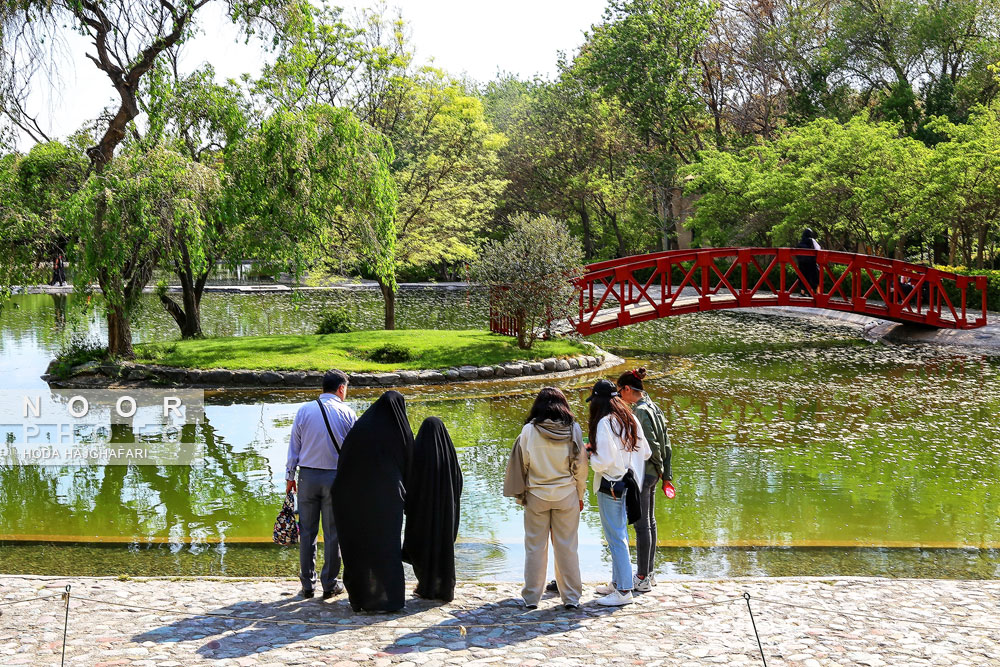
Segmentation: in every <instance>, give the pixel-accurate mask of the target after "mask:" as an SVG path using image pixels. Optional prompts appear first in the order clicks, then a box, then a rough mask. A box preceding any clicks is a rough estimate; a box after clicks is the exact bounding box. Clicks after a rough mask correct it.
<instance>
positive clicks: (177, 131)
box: [139, 51, 284, 338]
mask: <svg viewBox="0 0 1000 667" xmlns="http://www.w3.org/2000/svg"><path fill="white" fill-rule="evenodd" d="M169 55H170V56H172V58H171V62H170V64H171V65H174V66H172V67H171V66H168V63H167V62H164V63H161V64H160V65H159V66H157V67H156V68H154V70H153V71H152V72H151V73H150V76H149V77H148V78H147V83H146V87H145V90H144V94H143V95H142V96H141V98H140V101H141V102H142V105H143V109H144V111H145V112H146V117H147V124H148V129H147V131H146V133H145V135H144V136H143V137H142V139H141V140H140V142H139V143H140V144H142V145H144V146H147V147H149V148H152V147H155V146H157V145H165V146H168V147H169V148H171V149H172V150H175V151H176V152H178V153H180V154H181V155H183V156H184V157H186V158H187V159H189V160H192V161H193V162H197V163H198V164H201V165H203V166H205V167H208V168H210V169H212V170H214V171H216V172H217V173H218V174H219V178H220V182H221V184H222V186H223V188H225V187H226V186H227V185H228V184H229V180H228V179H227V178H226V175H225V162H226V156H227V155H228V154H230V153H231V152H232V151H233V150H235V145H236V144H237V143H239V142H240V141H243V140H244V139H245V137H246V136H247V133H248V131H249V130H250V127H251V124H252V123H253V122H254V120H253V116H254V115H253V114H252V112H251V109H250V103H249V101H248V100H247V99H246V98H245V96H244V95H243V93H242V91H241V90H240V88H239V86H238V85H237V84H236V83H235V82H233V81H229V82H227V83H225V84H220V83H217V82H216V80H215V72H214V70H213V68H212V67H211V66H205V67H202V68H200V69H198V70H196V71H194V72H192V73H191V74H189V75H187V76H181V75H180V74H179V73H178V68H177V67H176V55H177V54H176V52H175V51H174V52H171V53H170V54H169ZM220 196H221V193H220ZM274 222H275V223H277V224H281V223H283V222H284V221H274ZM246 223H247V218H246V217H244V216H237V215H232V211H231V210H229V209H226V208H225V207H223V206H221V203H220V205H218V206H213V207H212V209H211V210H210V211H207V212H206V215H205V216H204V227H203V228H202V229H201V230H200V233H199V234H197V235H194V236H189V235H180V236H178V237H177V238H176V242H175V243H174V244H172V245H171V249H172V252H170V253H168V254H166V255H165V256H164V257H163V263H164V268H165V269H167V270H168V271H171V272H172V273H173V274H174V275H175V276H176V277H177V280H178V282H179V284H180V287H181V296H180V302H178V301H176V300H175V299H174V298H173V297H172V296H171V295H170V294H168V293H167V290H166V286H165V285H161V286H160V287H159V288H158V290H157V291H158V295H159V299H160V303H161V304H162V305H163V307H164V309H165V310H166V311H167V312H168V313H169V314H170V316H171V317H172V318H173V319H174V321H175V322H176V323H177V326H178V327H179V328H180V331H181V336H182V337H184V338H191V337H195V336H200V335H201V333H202V331H201V299H202V295H203V294H204V290H205V284H206V283H207V281H208V278H209V276H210V275H211V274H212V271H213V270H214V269H215V267H216V265H217V264H218V263H220V262H228V263H235V262H237V261H239V260H241V259H243V258H245V257H252V256H253V253H254V250H255V249H254V248H253V247H251V246H250V245H248V243H247V239H246V233H245V232H246ZM274 232H275V234H279V235H280V231H279V229H278V228H277V227H275V228H274Z"/></svg>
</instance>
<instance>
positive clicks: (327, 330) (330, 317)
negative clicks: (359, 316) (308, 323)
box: [316, 308, 353, 335]
mask: <svg viewBox="0 0 1000 667" xmlns="http://www.w3.org/2000/svg"><path fill="white" fill-rule="evenodd" d="M350 331H353V329H352V327H351V315H350V313H348V312H347V309H346V308H334V309H333V310H328V311H326V312H325V313H323V314H322V315H321V316H320V318H319V325H318V326H317V327H316V333H317V334H319V335H323V334H335V333H349V332H350Z"/></svg>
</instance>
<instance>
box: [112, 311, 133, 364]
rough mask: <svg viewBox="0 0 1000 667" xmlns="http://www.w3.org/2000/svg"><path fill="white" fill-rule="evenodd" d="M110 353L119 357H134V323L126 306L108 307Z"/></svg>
mask: <svg viewBox="0 0 1000 667" xmlns="http://www.w3.org/2000/svg"><path fill="white" fill-rule="evenodd" d="M108 355H109V356H112V357H117V358H119V359H132V358H133V357H135V350H133V349H132V324H131V323H130V322H129V319H128V314H127V313H126V312H125V309H124V308H121V307H118V306H109V307H108Z"/></svg>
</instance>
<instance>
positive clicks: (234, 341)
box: [135, 329, 587, 372]
mask: <svg viewBox="0 0 1000 667" xmlns="http://www.w3.org/2000/svg"><path fill="white" fill-rule="evenodd" d="M387 343H394V344H397V345H404V346H406V347H407V348H409V350H410V352H411V355H412V358H411V359H410V360H409V361H405V362H401V363H395V364H383V363H375V362H373V361H369V360H368V359H367V358H366V357H367V356H368V353H369V351H370V350H372V349H374V348H377V347H379V346H381V345H385V344H387ZM586 351H587V348H586V347H585V346H584V345H582V344H581V343H578V342H575V341H568V340H553V341H536V342H535V344H534V345H533V346H532V348H531V349H530V350H520V349H518V347H517V342H516V341H515V339H513V338H509V337H507V336H500V335H497V334H492V333H489V332H486V331H431V330H426V329H405V330H397V331H355V332H351V333H345V334H327V335H324V336H318V335H296V336H237V337H233V338H203V339H197V340H181V341H176V342H171V343H158V344H147V345H137V346H136V351H135V353H136V359H135V360H136V361H137V362H139V363H147V364H149V363H152V364H161V365H164V366H179V367H183V368H201V369H205V368H225V369H233V370H235V369H250V370H303V371H308V370H316V371H325V370H328V369H330V368H339V369H341V370H343V371H347V372H359V371H388V370H404V369H413V370H417V369H423V368H430V369H438V368H448V367H451V366H463V365H473V366H488V365H490V364H498V363H502V362H504V361H519V360H529V359H544V358H546V357H561V356H570V355H576V354H581V353H585V352H586Z"/></svg>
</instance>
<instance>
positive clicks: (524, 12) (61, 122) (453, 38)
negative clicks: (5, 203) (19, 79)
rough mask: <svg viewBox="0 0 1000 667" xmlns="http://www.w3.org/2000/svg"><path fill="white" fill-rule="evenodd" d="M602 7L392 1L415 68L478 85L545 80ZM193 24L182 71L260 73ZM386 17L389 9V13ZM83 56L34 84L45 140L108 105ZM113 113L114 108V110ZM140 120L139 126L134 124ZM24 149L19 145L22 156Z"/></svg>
mask: <svg viewBox="0 0 1000 667" xmlns="http://www.w3.org/2000/svg"><path fill="white" fill-rule="evenodd" d="M333 4H337V5H340V6H343V7H344V8H345V9H346V10H347V11H348V13H351V12H352V10H353V9H354V8H358V7H367V6H370V5H372V4H373V3H372V2H371V1H364V0H362V1H358V0H347V1H344V0H342V1H341V2H335V3H333ZM605 4H606V0H505V1H504V2H496V1H493V2H484V1H483V0H396V1H395V2H392V1H390V2H389V3H388V5H389V7H390V8H394V7H399V8H400V9H401V10H402V13H403V18H404V19H406V20H407V21H408V22H409V23H410V28H411V34H412V41H413V46H414V47H415V49H416V52H417V60H418V61H419V62H431V61H432V62H433V64H434V65H435V66H437V67H441V68H443V69H445V70H447V71H448V72H450V73H452V74H455V75H460V74H466V75H468V76H469V77H471V78H473V79H476V80H478V81H488V80H490V79H492V78H493V77H494V76H495V75H496V73H497V72H498V71H503V72H510V73H513V74H517V75H519V76H522V77H531V76H533V75H535V74H539V75H542V76H546V77H547V76H552V75H553V74H555V71H556V59H557V54H558V52H559V51H565V52H567V53H569V54H572V53H573V52H575V50H576V49H577V48H578V47H579V46H580V44H581V43H582V42H583V32H584V31H585V30H588V29H589V28H590V26H591V25H593V24H595V23H597V22H599V21H600V19H601V15H602V13H603V11H604V6H605ZM203 11H206V12H207V13H206V14H205V16H204V18H203V20H202V22H201V25H202V28H203V31H204V33H205V34H202V35H199V36H198V37H197V38H196V39H195V40H193V41H192V42H190V43H189V44H188V45H187V47H186V50H185V52H184V59H185V60H184V65H185V69H186V70H187V71H190V70H193V69H195V68H196V67H197V66H198V65H200V64H201V63H203V62H206V61H207V62H211V63H212V64H213V65H214V66H215V69H216V72H217V73H218V75H219V77H220V78H223V79H224V78H228V77H237V76H238V75H240V74H242V73H243V72H252V73H256V72H258V71H259V70H260V66H261V64H262V63H263V62H264V59H265V57H266V54H265V52H264V50H263V49H262V48H261V47H260V46H259V45H258V44H255V43H253V42H251V43H250V44H249V45H245V44H243V43H242V41H241V40H239V39H237V34H236V30H235V29H234V28H233V27H232V26H231V25H229V24H228V23H227V21H226V20H225V18H224V15H223V13H222V11H221V9H220V8H217V7H215V6H213V5H210V6H209V7H206V8H205V9H204V10H203ZM390 11H391V9H390ZM85 50H88V51H89V50H91V47H89V46H88V44H87V42H86V40H85V39H83V38H81V37H79V36H76V35H73V36H71V37H70V38H69V54H68V55H69V56H70V58H71V60H70V61H69V62H71V63H72V64H67V65H66V66H65V67H64V68H63V69H62V70H61V71H60V76H61V78H62V79H63V85H62V86H61V89H59V90H47V89H43V87H44V84H42V81H43V80H42V79H39V80H38V82H37V83H36V90H35V92H34V94H33V99H32V100H31V109H30V110H31V111H32V112H34V113H36V114H37V115H38V116H39V118H40V119H44V122H43V123H42V126H43V128H44V129H45V130H46V132H47V133H48V134H49V136H51V137H53V138H62V137H65V136H66V135H68V134H71V133H72V132H74V131H75V130H76V129H78V128H79V127H80V126H81V125H83V124H84V123H85V122H87V121H89V120H91V119H93V118H94V117H95V116H97V115H98V114H99V113H100V112H101V110H102V109H103V108H104V107H105V106H108V105H109V103H112V102H113V100H114V99H115V97H116V96H115V95H114V91H113V89H112V88H111V84H110V83H109V82H108V79H107V77H105V75H104V74H103V73H102V72H100V71H98V70H97V68H96V67H95V66H94V64H93V63H92V62H91V61H90V60H88V59H86V58H84V57H83V53H84V51H85ZM115 108H117V103H115ZM140 120H141V119H140ZM28 146H29V142H28V141H23V142H22V144H21V147H22V149H26V148H27V147H28Z"/></svg>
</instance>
